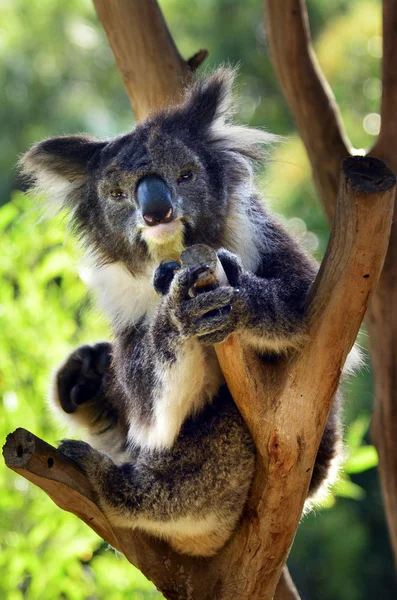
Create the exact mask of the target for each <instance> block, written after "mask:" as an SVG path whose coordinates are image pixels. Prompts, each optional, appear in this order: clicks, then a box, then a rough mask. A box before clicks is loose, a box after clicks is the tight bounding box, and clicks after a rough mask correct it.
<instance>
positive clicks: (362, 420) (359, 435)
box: [346, 413, 371, 448]
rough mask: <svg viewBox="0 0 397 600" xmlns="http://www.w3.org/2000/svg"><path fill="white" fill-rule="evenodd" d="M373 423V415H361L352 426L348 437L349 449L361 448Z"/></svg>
mask: <svg viewBox="0 0 397 600" xmlns="http://www.w3.org/2000/svg"><path fill="white" fill-rule="evenodd" d="M370 422H371V415H369V414H365V413H363V414H361V415H359V416H358V417H357V419H356V420H355V421H353V423H352V424H351V425H350V427H349V431H348V432H347V435H346V443H347V445H348V447H349V448H359V447H360V446H361V444H362V441H363V439H364V436H365V434H366V433H367V431H368V427H369V424H370Z"/></svg>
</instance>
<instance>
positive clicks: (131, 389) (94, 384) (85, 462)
mask: <svg viewBox="0 0 397 600" xmlns="http://www.w3.org/2000/svg"><path fill="white" fill-rule="evenodd" d="M232 80H233V72H232V71H230V70H228V69H220V70H217V71H215V72H214V73H213V74H212V75H210V76H208V77H205V78H203V79H201V80H198V81H197V82H196V83H194V85H193V86H192V87H191V88H190V89H188V90H187V92H186V95H185V97H184V98H183V100H182V101H181V103H180V104H178V105H177V106H173V107H168V108H164V109H163V110H161V111H159V112H158V113H156V114H153V115H151V116H150V117H149V118H148V119H147V120H145V121H143V122H140V123H138V124H137V125H136V127H135V128H134V129H133V131H132V132H130V133H127V134H125V135H120V136H118V137H116V138H115V139H111V140H105V141H98V140H96V139H94V138H92V137H89V136H83V135H73V136H65V137H56V138H51V139H47V140H44V141H42V142H40V143H38V144H36V145H34V146H33V147H32V148H31V149H30V150H29V151H28V152H27V154H26V155H25V156H24V157H23V159H22V164H23V170H24V172H25V173H26V174H27V175H28V176H29V177H30V178H31V180H32V185H33V186H34V187H35V189H36V191H37V192H38V193H39V194H40V195H42V194H45V195H46V196H47V197H48V199H49V201H50V203H51V205H52V206H55V207H57V208H66V209H67V210H68V211H69V214H70V218H71V223H72V224H73V228H74V230H75V232H76V234H77V236H78V237H79V239H81V241H82V243H83V247H84V248H85V255H86V258H87V260H88V262H89V265H90V266H89V278H88V279H89V286H90V287H91V288H92V289H93V290H94V292H95V293H96V295H97V298H98V302H99V304H100V305H101V306H102V307H103V309H104V311H105V312H106V313H107V315H108V317H109V318H110V321H111V323H112V328H113V338H114V339H113V341H112V342H109V343H108V342H102V343H97V344H94V345H91V346H90V345H86V346H82V347H79V348H77V349H76V350H75V351H74V352H73V353H72V354H71V355H70V356H69V357H68V358H67V359H66V361H65V362H64V363H63V364H62V365H61V366H60V367H59V369H58V370H57V372H56V374H55V377H54V379H53V384H52V391H51V402H52V404H53V406H54V407H55V408H56V409H57V410H58V411H59V412H60V413H61V414H62V415H63V416H64V417H66V418H67V419H68V420H69V421H70V422H71V423H72V424H77V425H81V426H83V427H84V428H85V429H86V432H87V434H86V441H78V440H64V441H63V442H62V443H61V444H60V446H59V449H60V451H61V452H62V453H64V454H65V455H66V456H67V457H69V458H70V459H72V460H73V461H75V462H76V463H77V464H78V465H79V466H80V467H81V468H82V469H83V471H84V472H85V473H86V475H87V477H88V478H89V480H90V482H91V484H92V487H93V489H94V490H95V492H96V494H97V498H98V502H99V504H100V506H101V508H102V510H103V511H104V513H105V514H106V515H108V517H109V519H111V520H112V522H114V523H117V524H118V525H120V526H122V527H126V528H131V529H134V528H138V529H141V530H144V531H145V532H148V533H149V534H152V535H154V536H157V537H160V538H163V539H165V540H166V541H167V542H168V543H169V544H170V545H171V546H172V547H173V548H174V549H176V550H177V551H178V552H182V553H187V554H191V555H197V556H211V555H213V554H215V553H216V552H217V551H218V550H219V549H220V548H221V547H222V546H223V545H224V544H225V543H226V542H227V540H228V539H229V538H230V536H231V535H232V533H233V531H234V530H235V528H236V526H237V524H238V522H239V519H240V517H241V515H242V512H243V508H244V504H245V501H246V499H247V495H248V492H249V488H250V484H251V481H252V478H253V474H254V466H255V448H254V445H253V442H252V439H251V437H250V434H249V432H248V430H247V427H246V425H245V423H244V421H243V420H242V418H241V416H240V414H239V412H238V410H237V408H236V406H235V405H234V402H233V400H232V398H231V395H230V392H229V390H228V388H227V385H226V383H225V381H224V378H223V375H222V372H221V370H220V367H219V364H218V362H217V358H216V354H215V350H214V345H215V344H218V343H220V342H222V341H223V340H225V339H226V338H227V336H228V335H230V334H231V333H232V332H236V333H238V335H239V336H240V338H241V340H242V341H243V343H244V344H245V345H246V346H248V347H251V348H253V349H254V350H255V352H257V354H258V355H259V356H260V357H261V358H262V359H267V358H269V357H270V358H272V359H274V360H277V357H279V356H280V355H286V354H288V353H289V352H291V351H293V350H294V349H296V348H298V347H299V345H300V343H301V342H302V340H303V339H304V337H305V313H304V307H305V301H306V298H307V295H308V292H309V290H310V287H311V285H312V283H313V280H314V278H315V276H316V272H317V265H316V263H315V262H314V261H313V259H312V258H311V257H309V255H308V254H307V253H306V252H305V250H304V249H303V248H302V247H301V246H300V245H299V244H298V242H297V241H296V240H295V239H294V238H293V237H291V235H290V234H289V233H288V232H287V231H286V230H285V229H284V227H283V226H282V225H281V223H280V222H279V221H278V220H277V218H276V217H275V216H274V215H272V214H270V213H269V211H268V210H267V209H266V207H265V204H264V202H263V201H262V200H261V198H260V196H259V195H258V192H257V191H256V189H255V185H254V168H255V165H256V164H260V163H262V161H263V159H264V150H263V148H264V147H266V145H268V144H269V142H271V141H272V140H273V137H272V136H271V135H270V134H268V133H266V132H264V131H260V130H255V129H251V128H248V127H243V126H237V125H235V124H234V123H233V120H232ZM197 243H201V244H207V245H208V246H210V247H211V248H213V249H214V250H215V251H216V252H217V255H218V258H219V260H220V262H221V264H222V266H223V269H224V271H225V273H226V276H227V279H228V284H227V285H220V286H218V287H215V288H211V289H208V290H204V291H203V292H202V293H201V294H199V295H196V296H193V297H192V295H191V294H190V293H189V292H190V290H191V289H192V287H193V286H194V284H195V282H197V279H198V278H199V276H200V274H201V273H202V272H203V270H205V268H206V267H205V265H197V266H190V267H182V268H173V267H172V265H173V266H174V267H179V265H178V264H177V265H175V261H177V260H178V259H179V256H180V254H181V252H182V251H183V250H184V249H185V248H187V247H189V246H191V245H194V244H197ZM170 264H171V268H169V265H170ZM339 441H340V427H339V401H338V400H336V401H335V402H334V405H333V408H332V410H331V413H330V416H329V420H328V424H327V426H326V429H325V432H324V435H323V438H322V441H321V444H320V448H319V451H318V455H317V459H316V463H315V466H314V471H313V476H312V480H311V484H310V490H309V497H312V496H313V495H314V494H315V493H316V492H317V491H318V490H319V488H320V487H321V486H322V484H323V483H324V482H325V481H326V480H327V477H328V475H329V471H330V467H331V465H332V463H333V461H334V459H335V457H336V456H337V454H338V446H339Z"/></svg>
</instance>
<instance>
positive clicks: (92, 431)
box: [51, 342, 126, 458]
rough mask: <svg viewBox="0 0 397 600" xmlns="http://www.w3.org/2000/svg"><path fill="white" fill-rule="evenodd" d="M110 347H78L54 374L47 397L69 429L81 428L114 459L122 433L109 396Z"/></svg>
mask: <svg viewBox="0 0 397 600" xmlns="http://www.w3.org/2000/svg"><path fill="white" fill-rule="evenodd" d="M111 353H112V346H111V344H109V343H107V342H101V343H98V344H95V345H93V346H88V345H85V346H80V347H79V348H77V349H76V350H74V351H73V352H72V354H70V356H69V357H68V358H67V359H66V361H65V362H64V363H63V364H62V365H61V366H60V367H59V369H58V370H57V372H56V374H55V377H54V380H53V389H52V394H51V401H52V405H53V408H55V409H56V410H57V412H58V413H61V414H62V416H63V418H65V417H66V420H67V421H69V423H71V424H72V425H78V426H82V427H84V428H85V429H86V430H87V432H88V435H89V441H90V443H91V444H92V445H93V446H94V447H95V448H98V449H100V450H103V451H105V452H109V454H111V455H112V456H114V457H115V458H117V456H116V455H117V453H120V452H122V448H123V446H124V443H125V436H126V431H125V427H124V425H123V422H122V421H123V419H122V418H121V412H120V410H119V407H118V406H117V404H116V400H117V398H116V397H115V395H114V394H111V393H109V388H110V383H111V373H110V363H111Z"/></svg>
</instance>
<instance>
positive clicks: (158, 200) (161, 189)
mask: <svg viewBox="0 0 397 600" xmlns="http://www.w3.org/2000/svg"><path fill="white" fill-rule="evenodd" d="M136 194H137V200H138V204H139V207H140V209H141V212H142V216H143V218H144V220H145V223H146V224H147V225H151V226H152V225H158V224H159V223H169V222H170V221H172V214H173V208H174V207H173V206H172V201H171V191H170V189H169V187H168V186H167V184H166V183H165V181H164V179H161V177H158V176H157V175H147V176H146V177H143V179H141V180H140V182H139V183H138V187H137V190H136Z"/></svg>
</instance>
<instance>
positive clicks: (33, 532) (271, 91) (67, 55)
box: [0, 0, 397, 600]
mask: <svg viewBox="0 0 397 600" xmlns="http://www.w3.org/2000/svg"><path fill="white" fill-rule="evenodd" d="M160 4H161V7H162V9H163V11H164V13H165V16H166V19H167V21H168V24H169V26H170V29H171V31H172V33H173V35H174V36H175V39H176V42H177V44H178V46H179V48H180V50H181V52H182V54H183V56H184V57H186V58H188V57H190V56H191V55H192V54H194V52H196V51H197V50H198V49H199V48H207V49H208V50H209V59H208V61H207V68H209V67H213V66H216V65H218V64H219V63H221V62H225V61H227V62H230V63H232V64H235V63H239V64H240V67H241V69H240V76H239V90H240V95H241V101H240V104H239V107H240V110H239V113H238V119H239V120H240V121H242V122H244V123H250V124H252V125H258V126H261V127H265V128H267V129H269V130H270V131H271V132H273V133H277V134H282V135H284V136H285V140H284V142H283V143H281V144H280V145H279V146H278V147H276V148H275V150H274V154H273V156H272V159H271V161H270V162H269V164H268V165H267V168H266V170H265V172H264V173H261V174H260V185H261V187H262V189H263V191H264V193H265V194H266V196H267V197H268V199H269V202H270V204H271V206H272V207H273V208H274V210H276V211H277V212H279V213H281V214H282V215H283V216H284V218H285V220H286V222H287V225H288V227H290V228H291V229H292V230H294V231H295V233H296V234H297V235H298V236H299V237H300V238H301V239H302V242H303V243H304V244H305V245H306V246H307V247H308V248H309V249H310V250H311V251H312V252H313V253H314V254H315V256H316V257H317V258H321V256H322V253H323V251H324V248H325V245H326V241H327V235H328V227H327V224H326V222H325V219H324V217H323V213H322V210H321V207H320V205H319V202H318V199H317V197H316V193H315V190H314V188H313V184H312V181H311V176H310V169H309V166H308V163H307V159H306V156H305V152H304V149H303V147H302V144H301V142H300V141H299V138H298V137H297V135H296V133H295V129H294V124H293V122H292V119H291V116H290V114H289V111H288V107H287V106H286V103H285V101H284V99H283V97H282V95H281V93H280V90H279V88H278V85H277V82H276V80H275V77H274V74H273V70H272V67H271V64H270V62H269V56H268V50H267V45H266V36H265V33H264V27H263V14H262V2H261V0H245V1H244V2H237V1H235V0H200V1H198V0H197V1H192V0H191V1H190V2H186V1H183V0H160ZM308 5H309V14H310V22H311V27H312V32H313V37H314V42H315V47H316V50H317V54H318V58H319V61H320V63H321V66H322V68H323V70H324V72H325V74H326V76H327V77H328V80H329V82H330V84H331V86H332V88H333V90H334V93H335V95H336V98H337V100H338V102H339V105H340V108H341V111H342V115H343V118H344V122H345V124H346V127H347V129H348V133H349V135H350V137H351V139H352V142H353V144H354V146H355V147H356V148H368V147H370V146H371V144H372V143H373V141H374V136H375V135H376V133H377V131H378V129H379V114H378V112H379V99H380V94H381V82H380V79H379V74H380V57H381V4H380V2H379V1H376V0H368V1H365V0H349V1H347V0H310V1H309V2H308ZM0 50H1V56H2V62H3V68H2V69H1V72H0V90H1V91H0V122H1V144H0V171H1V175H0V232H1V233H0V240H1V243H0V275H1V280H0V402H1V413H0V415H1V420H0V424H1V425H0V430H1V436H0V438H1V441H2V443H3V442H4V440H5V437H6V434H7V433H8V432H10V431H12V430H13V429H15V428H16V427H18V426H22V427H26V428H28V429H30V430H31V431H33V432H34V433H36V434H37V435H39V436H42V437H44V438H45V439H47V440H48V441H49V442H52V443H55V442H56V440H58V439H60V438H62V437H63V436H64V435H65V430H62V429H60V428H59V427H58V426H55V425H54V422H53V420H52V419H51V418H50V415H49V413H48V411H47V409H46V406H45V396H46V391H47V388H48V379H49V374H50V373H51V371H52V370H53V369H54V368H55V366H56V365H57V364H58V363H59V362H60V361H61V360H62V359H63V358H64V357H65V356H66V355H67V354H68V352H70V351H71V350H72V348H74V347H75V346H76V345H77V344H79V343H82V342H92V341H95V340H99V339H104V338H106V336H107V335H109V334H108V329H107V325H106V323H105V321H104V319H103V317H102V316H101V315H99V314H98V313H97V312H96V311H95V309H94V307H93V306H92V303H91V300H90V299H89V298H88V297H87V296H86V292H85V287H84V284H83V282H82V280H81V278H80V277H79V272H78V255H79V253H78V249H77V247H76V245H75V244H74V243H73V240H72V239H71V236H70V235H69V233H68V232H67V228H66V227H65V223H64V221H63V220H62V218H57V219H56V220H54V221H51V222H48V221H43V220H40V219H39V213H38V212H37V210H36V208H35V207H34V206H33V203H32V201H31V199H29V198H28V197H24V196H23V194H22V193H21V192H20V191H18V190H19V189H20V188H21V182H20V181H19V180H18V176H17V174H16V171H15V162H16V160H17V157H18V155H19V154H20V153H21V152H23V151H25V150H26V149H27V148H28V147H29V145H30V144H32V143H33V142H34V141H37V140H40V139H42V138H44V137H46V136H50V135H56V134H63V133H73V132H80V131H87V132H89V133H91V134H94V135H97V136H99V137H100V136H104V137H106V136H112V135H115V134H118V133H120V132H124V131H126V130H128V129H130V128H131V127H132V125H133V117H132V115H131V109H130V106H129V102H128V99H127V97H126V94H125V92H124V89H123V86H122V83H121V80H120V78H119V75H118V73H117V71H116V68H115V66H114V63H113V57H112V55H111V52H110V50H109V47H108V44H107V41H106V38H105V35H104V33H103V31H102V29H101V27H100V25H99V23H98V21H97V18H96V15H95V13H94V10H93V7H92V5H91V3H90V2H89V1H88V0H85V1H84V2H81V1H77V0H69V2H67V3H66V2H59V1H57V0H40V1H39V0H0ZM142 85H144V82H142ZM360 343H361V345H362V347H363V348H364V350H365V349H366V347H367V340H366V335H365V332H364V333H362V334H361V338H360ZM371 409H372V376H371V371H370V367H369V362H368V360H367V367H366V368H364V369H363V370H362V372H361V373H360V374H359V375H358V376H357V377H355V378H354V380H353V381H352V382H351V383H349V385H348V386H347V390H346V404H345V424H346V439H347V445H346V458H347V461H346V464H345V468H344V471H343V473H342V476H341V480H340V481H339V482H338V484H337V485H336V486H335V487H334V489H333V490H332V493H330V494H329V495H328V496H327V497H326V498H325V499H324V501H323V503H322V504H321V505H320V506H318V507H317V508H316V509H315V510H314V511H313V512H311V513H310V514H309V515H308V516H306V517H304V519H303V521H302V524H301V526H300V528H299V532H298V534H297V537H296V541H295V544H294V547H293V550H292V553H291V556H290V559H289V566H290V570H291V572H292V575H293V578H294V580H295V582H296V584H297V586H298V588H299V590H300V592H301V594H302V597H303V598H304V599H316V600H363V599H368V600H369V599H372V598H374V597H376V598H382V599H383V600H387V599H391V598H395V597H396V589H397V588H396V583H395V576H394V570H393V564H392V557H391V551H390V547H389V542H388V537H387V530H386V528H385V524H384V517H383V509H382V502H381V496H380V491H379V484H378V477H377V473H376V469H375V468H374V467H375V466H376V463H377V456H376V452H375V449H374V448H373V447H372V446H371V445H370V441H369V437H368V426H369V422H370V415H371ZM0 479H1V494H0V548H1V551H0V599H3V598H4V599H7V600H20V599H22V598H26V599H28V600H57V599H66V600H69V599H70V600H87V599H90V600H99V599H106V600H119V599H120V600H121V599H124V598H129V599H131V600H140V599H147V598H154V597H160V596H159V594H158V593H157V592H156V591H155V590H154V588H153V586H152V585H151V584H150V583H149V582H147V581H146V580H145V578H144V577H143V576H142V575H141V574H140V573H139V572H138V571H136V570H135V569H134V568H132V567H131V566H130V565H129V564H128V563H127V562H126V561H125V560H124V559H123V557H121V556H117V555H116V554H115V553H114V552H113V550H111V549H108V548H107V547H106V545H105V544H104V543H101V541H100V540H99V539H98V538H97V537H96V536H95V534H94V533H93V532H91V530H89V529H88V528H87V527H86V526H85V525H83V524H82V523H80V522H79V521H78V519H77V518H75V517H74V516H72V515H69V514H67V513H64V512H62V511H61V510H60V509H58V508H57V507H56V506H55V505H54V504H53V503H52V502H51V501H50V500H49V499H48V498H47V497H46V496H45V494H44V493H43V492H42V491H40V490H39V489H37V488H35V487H34V486H33V485H30V484H28V483H27V482H26V481H25V480H24V479H22V478H20V477H17V476H15V475H14V474H13V473H12V472H10V471H8V470H7V469H6V468H5V467H4V466H1V467H0Z"/></svg>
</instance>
